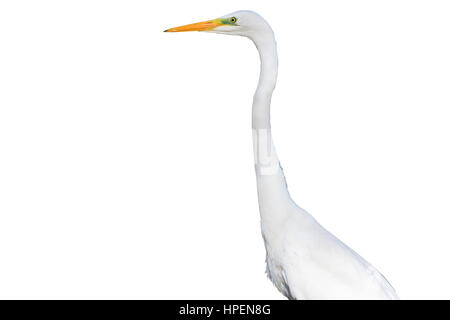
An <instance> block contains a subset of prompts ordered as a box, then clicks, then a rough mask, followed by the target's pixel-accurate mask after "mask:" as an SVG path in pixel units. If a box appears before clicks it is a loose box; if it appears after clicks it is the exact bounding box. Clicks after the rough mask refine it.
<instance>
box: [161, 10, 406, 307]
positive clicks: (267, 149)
mask: <svg viewBox="0 0 450 320" xmlns="http://www.w3.org/2000/svg"><path fill="white" fill-rule="evenodd" d="M166 31H169V32H179V31H207V32H214V33H222V34H230V35H240V36H245V37H248V38H249V39H251V40H252V41H253V42H254V44H255V45H256V48H257V49H258V52H259V55H260V59H261V71H260V78H259V83H258V88H257V90H256V92H255V95H254V99H253V108H252V119H253V121H252V126H253V147H254V155H255V169H256V178H257V188H258V201H259V209H260V214H261V229H262V235H263V238H264V243H265V246H266V252H267V257H266V262H267V274H268V276H269V278H270V279H271V280H272V282H273V283H274V284H275V286H276V287H277V288H278V290H280V292H281V293H283V294H284V295H285V296H286V297H287V298H289V299H398V297H397V295H396V293H395V290H394V289H393V288H392V286H391V285H390V284H389V282H388V281H387V280H386V279H385V278H384V277H383V275H381V274H380V273H379V272H378V271H377V270H376V269H375V268H374V267H372V265H370V264H369V263H368V262H367V261H366V260H364V259H363V258H362V257H361V256H359V255H358V254H357V253H356V252H355V251H353V250H352V249H350V248H349V247H348V246H346V245H345V244H344V243H343V242H341V241H340V240H339V239H337V238H336V237H335V236H334V235H332V234H331V233H329V232H328V231H327V230H325V229H324V228H323V227H322V226H321V225H320V224H319V223H318V222H317V221H316V220H315V219H314V218H313V217H312V216H311V215H310V214H308V213H307V212H306V211H305V210H303V209H302V208H300V207H298V206H297V205H296V204H295V203H294V202H293V201H292V199H291V197H290V196H289V193H288V190H287V185H286V181H285V178H284V175H283V170H282V169H281V167H280V164H279V160H278V157H277V154H276V151H275V147H274V144H273V141H272V135H271V128H270V101H271V97H272V92H273V90H274V89H275V84H276V79H277V71H278V58H277V47H276V41H275V36H274V34H273V31H272V29H271V27H270V26H269V24H268V23H267V22H266V21H265V20H264V19H263V18H262V17H261V16H259V15H258V14H256V13H254V12H251V11H237V12H233V13H231V14H229V15H226V16H223V17H220V18H218V19H214V20H209V21H205V22H200V23H196V24H192V25H186V26H182V27H177V28H172V29H169V30H166Z"/></svg>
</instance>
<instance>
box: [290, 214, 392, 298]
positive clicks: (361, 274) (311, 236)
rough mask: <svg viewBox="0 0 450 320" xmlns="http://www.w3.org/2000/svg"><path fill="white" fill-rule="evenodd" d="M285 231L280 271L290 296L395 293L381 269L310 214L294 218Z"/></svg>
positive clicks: (350, 295) (381, 296)
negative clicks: (300, 219) (281, 268)
mask: <svg viewBox="0 0 450 320" xmlns="http://www.w3.org/2000/svg"><path fill="white" fill-rule="evenodd" d="M296 226H297V227H296ZM298 226H301V227H298ZM299 229H301V230H299ZM284 235H285V236H284V238H283V240H282V241H283V247H284V252H285V254H284V259H283V263H282V264H283V272H284V277H285V278H286V283H287V285H288V286H289V292H290V293H291V296H292V297H294V298H296V299H319V298H320V299H324V298H329V299H395V298H396V297H397V295H396V294H395V290H394V289H393V288H392V286H391V285H390V284H389V282H388V281H387V280H386V278H385V277H384V276H383V275H382V274H381V273H380V272H378V271H377V270H376V269H375V268H374V267H373V266H372V265H370V263H368V262H367V261H366V260H364V259H363V258H362V257H361V256H360V255H358V254H357V253H356V252H355V251H353V250H352V249H351V248H349V247H348V246H347V245H345V244H344V243H343V242H342V241H340V240H339V239H338V238H336V237H335V236H334V235H333V234H331V233H329V232H328V231H327V230H325V229H324V228H323V227H322V226H321V225H320V224H319V223H317V222H316V221H315V220H314V219H313V218H311V219H310V220H309V221H308V222H307V223H305V221H301V223H300V222H299V221H297V220H296V219H295V218H294V219H293V221H291V222H290V226H286V232H285V233H284Z"/></svg>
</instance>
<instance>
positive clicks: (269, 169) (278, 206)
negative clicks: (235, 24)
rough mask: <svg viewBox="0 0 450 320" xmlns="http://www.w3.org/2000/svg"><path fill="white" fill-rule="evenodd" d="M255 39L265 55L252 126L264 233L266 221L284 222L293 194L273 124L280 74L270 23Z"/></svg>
mask: <svg viewBox="0 0 450 320" xmlns="http://www.w3.org/2000/svg"><path fill="white" fill-rule="evenodd" d="M251 39H252V40H253V42H254V43H255V45H256V48H257V49H258V52H259V56H260V59H261V71H260V76H259V83H258V88H257V89H256V92H255V95H254V98H253V109H252V126H253V149H254V156H255V169H256V178H257V186H258V202H259V208H260V213H261V221H262V224H263V233H264V225H266V226H267V227H268V228H276V227H277V226H278V225H279V224H281V223H283V219H284V213H285V212H286V210H283V207H284V206H286V205H288V204H289V203H290V197H289V193H288V191H287V185H286V181H285V178H284V175H283V171H282V169H281V167H280V163H279V160H278V156H277V153H276V151H275V146H274V144H273V140H272V132H271V126H270V102H271V99H272V93H273V90H274V89H275V85H276V81H277V74H278V57H277V45H276V41H275V36H274V35H273V32H272V30H271V29H270V27H269V29H268V30H266V32H264V33H260V34H259V35H255V36H254V37H251ZM269 233H270V232H269Z"/></svg>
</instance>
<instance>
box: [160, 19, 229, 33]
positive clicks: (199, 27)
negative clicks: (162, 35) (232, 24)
mask: <svg viewBox="0 0 450 320" xmlns="http://www.w3.org/2000/svg"><path fill="white" fill-rule="evenodd" d="M223 25H224V24H223V23H222V22H221V20H220V19H214V20H208V21H203V22H197V23H192V24H187V25H184V26H180V27H175V28H170V29H167V30H164V32H184V31H209V30H213V29H214V28H216V27H218V26H223Z"/></svg>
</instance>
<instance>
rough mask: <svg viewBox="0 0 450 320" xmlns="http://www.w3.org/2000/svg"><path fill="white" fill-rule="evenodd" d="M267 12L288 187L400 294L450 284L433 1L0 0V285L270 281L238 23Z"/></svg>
mask: <svg viewBox="0 0 450 320" xmlns="http://www.w3.org/2000/svg"><path fill="white" fill-rule="evenodd" d="M240 9H251V10H254V11H257V12H259V13H260V14H261V15H262V16H264V17H265V18H266V19H267V20H268V21H269V22H270V23H271V25H272V26H273V29H274V30H275V34H276V36H277V40H278V45H279V46H278V49H279V60H280V70H279V81H278V85H277V89H276V91H275V93H274V97H273V104H272V110H273V113H272V127H273V134H274V139H275V143H276V146H277V150H278V154H279V156H280V159H281V161H282V165H283V167H284V170H285V174H286V177H287V181H288V184H289V189H290V192H291V195H292V196H293V198H294V199H295V200H296V201H297V203H298V204H299V205H300V206H302V207H303V208H305V209H306V210H308V211H309V212H310V213H311V214H312V215H313V216H315V217H316V218H317V219H318V221H319V222H320V223H322V224H323V225H324V226H325V227H326V228H327V229H329V230H330V231H331V232H333V233H334V234H335V235H337V236H338V237H339V238H341V239H342V240H343V241H344V242H346V243H347V244H348V245H350V246H351V247H352V248H354V249H355V250H356V251H358V252H359V253H360V254H361V255H362V256H364V257H365V258H366V259H367V260H369V261H370V262H371V263H372V264H373V265H374V266H375V267H376V268H378V269H379V270H380V271H381V272H382V273H383V274H384V275H385V276H386V277H387V278H388V279H389V281H390V282H391V283H392V284H393V286H394V287H395V288H396V289H397V291H398V293H399V295H400V296H401V298H404V299H410V298H414V299H421V298H425V299H430V298H450V294H449V292H448V287H449V286H450V273H449V272H448V271H449V270H450V258H449V255H450V253H449V252H450V250H449V246H450V232H449V230H450V201H449V195H450V165H449V164H450V126H449V122H450V59H449V57H450V41H449V39H450V38H449V37H450V19H449V16H450V4H449V2H448V1H424V0H423V1H412V0H407V1H406V0H405V1H398V0H397V1H394V0H389V1H387V0H386V1H356V0H354V1H332V0H329V1H314V2H313V1H296V2H294V1H290V2H280V1H278V2H274V1H242V0H239V1H211V0H208V1H206V0H205V1H195V0H191V1H179V0H173V1H111V0H109V1H106V0H105V1H98V0H90V1H19V0H18V1H2V2H1V3H0V298H41V299H46V298H60V299H65V298H85V299H90V298H104V299H108V298H137V299H141V298H142V299H162V298H178V299H183V298H192V299H196V298H204V299H215V298H234V299H241V298H247V299H282V298H283V297H282V296H281V294H279V293H278V292H277V290H276V289H275V288H274V287H273V286H272V284H271V283H270V282H269V280H268V279H267V278H266V276H265V274H264V271H265V265H264V258H265V251H264V246H263V241H262V238H261V234H260V230H259V213H258V206H257V198H256V189H255V177H254V168H253V159H252V156H253V153H252V145H251V142H252V139H251V113H250V110H251V102H252V96H253V92H254V89H255V88H256V83H257V79H258V71H259V61H258V55H257V52H256V50H255V48H254V47H253V44H252V43H251V42H250V41H249V40H248V39H245V38H240V37H227V36H224V35H215V34H202V33H198V32H196V33H179V34H168V33H163V32H162V31H163V30H164V29H167V28H169V27H174V26H178V25H181V24H186V23H191V22H197V21H202V20H206V19H211V18H215V17H218V16H221V15H224V14H227V13H229V12H232V11H235V10H240Z"/></svg>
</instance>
